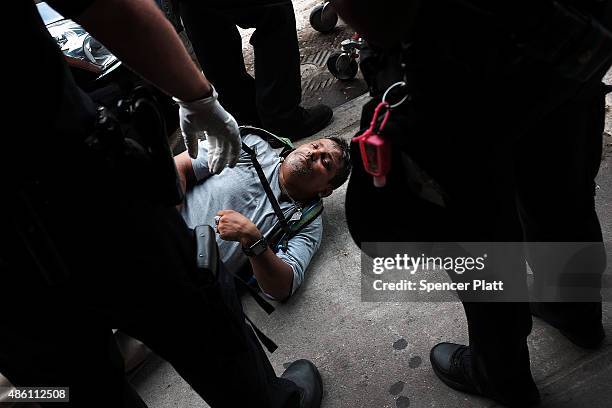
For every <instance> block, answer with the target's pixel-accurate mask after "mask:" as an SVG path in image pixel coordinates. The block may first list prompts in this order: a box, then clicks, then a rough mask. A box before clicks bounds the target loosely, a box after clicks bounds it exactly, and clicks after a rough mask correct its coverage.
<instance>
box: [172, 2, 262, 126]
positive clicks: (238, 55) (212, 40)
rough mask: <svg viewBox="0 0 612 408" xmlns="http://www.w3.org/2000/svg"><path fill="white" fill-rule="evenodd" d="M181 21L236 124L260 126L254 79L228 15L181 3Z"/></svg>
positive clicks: (211, 9) (204, 6) (212, 8)
mask: <svg viewBox="0 0 612 408" xmlns="http://www.w3.org/2000/svg"><path fill="white" fill-rule="evenodd" d="M180 11H181V18H182V20H183V24H184V25H185V30H186V31H187V35H188V36H189V39H190V41H191V43H192V45H193V49H194V51H195V53H196V56H197V57H198V62H199V63H200V66H201V67H202V69H203V70H204V73H205V74H206V76H207V77H208V79H209V80H210V81H211V82H212V83H213V85H214V86H215V88H216V89H217V92H218V93H219V100H220V101H221V103H222V104H223V106H224V107H225V109H227V110H228V112H230V113H231V114H232V115H234V117H235V118H236V120H237V121H238V123H239V124H241V125H254V126H260V125H261V122H260V120H259V116H258V113H257V107H256V99H255V79H254V78H253V77H252V76H251V75H249V73H248V72H247V70H246V67H245V65H244V57H243V55H242V39H241V37H240V33H239V32H238V29H237V28H236V21H235V19H233V18H232V16H231V14H230V13H226V12H223V11H221V10H218V9H217V8H215V7H210V6H209V5H208V4H207V3H206V2H204V1H199V0H183V1H181V5H180Z"/></svg>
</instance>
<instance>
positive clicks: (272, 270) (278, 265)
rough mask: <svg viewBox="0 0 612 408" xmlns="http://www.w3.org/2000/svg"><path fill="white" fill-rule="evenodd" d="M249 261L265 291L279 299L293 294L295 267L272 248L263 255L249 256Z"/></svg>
mask: <svg viewBox="0 0 612 408" xmlns="http://www.w3.org/2000/svg"><path fill="white" fill-rule="evenodd" d="M249 261H250V262H251V266H252V268H253V275H255V278H256V279H257V283H258V284H259V287H260V288H261V289H262V290H263V291H264V292H266V293H267V294H268V295H270V296H272V297H274V298H275V299H278V300H284V299H286V298H287V297H289V295H291V286H292V285H293V269H291V267H290V266H289V265H288V264H287V263H285V262H284V261H283V260H282V259H280V258H279V257H278V256H276V254H275V253H274V252H272V250H271V249H270V248H268V249H266V251H265V252H264V253H262V254H261V255H258V256H255V257H251V258H249Z"/></svg>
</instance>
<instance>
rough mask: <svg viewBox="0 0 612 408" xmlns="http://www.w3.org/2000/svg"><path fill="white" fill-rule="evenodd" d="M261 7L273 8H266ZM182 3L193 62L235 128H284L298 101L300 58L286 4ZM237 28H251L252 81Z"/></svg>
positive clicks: (291, 14)
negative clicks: (257, 126) (196, 62)
mask: <svg viewBox="0 0 612 408" xmlns="http://www.w3.org/2000/svg"><path fill="white" fill-rule="evenodd" d="M265 3H275V4H272V5H266V4H265ZM278 3H279V2H270V1H267V2H266V1H236V0H234V1H219V2H207V1H199V0H182V1H181V4H180V10H181V17H182V19H183V24H184V25H185V29H186V31H187V35H188V36H189V39H190V40H191V42H192V44H193V48H194V50H195V53H196V55H197V57H198V61H199V62H200V65H201V66H202V69H203V71H204V73H205V74H206V76H207V77H208V79H209V80H210V81H211V82H212V83H213V84H214V86H215V88H216V89H217V91H218V92H219V99H220V101H221V103H222V104H223V106H224V107H225V108H226V109H227V110H228V111H229V112H230V113H231V114H232V115H234V116H235V117H236V120H237V121H238V123H239V124H255V125H263V126H264V127H266V128H270V129H272V130H274V129H279V128H286V127H287V126H289V125H290V123H291V120H292V119H294V118H295V115H296V113H297V108H298V106H299V104H300V101H301V97H302V89H301V82H300V81H301V79H300V53H299V49H298V41H297V33H296V27H295V15H294V12H293V6H292V4H291V2H289V1H287V2H280V3H281V4H278ZM236 26H240V27H242V28H255V32H254V33H253V35H252V36H251V39H250V43H251V45H252V46H253V48H254V51H255V79H254V78H253V77H252V76H251V75H249V74H248V72H247V70H246V68H245V65H244V58H243V54H242V40H241V37H240V33H239V32H238V29H237V27H236Z"/></svg>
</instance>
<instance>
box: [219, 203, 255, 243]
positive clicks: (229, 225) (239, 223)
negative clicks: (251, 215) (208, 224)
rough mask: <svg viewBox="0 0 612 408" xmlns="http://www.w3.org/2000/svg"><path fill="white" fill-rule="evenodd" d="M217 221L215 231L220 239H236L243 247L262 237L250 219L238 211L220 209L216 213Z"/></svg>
mask: <svg viewBox="0 0 612 408" xmlns="http://www.w3.org/2000/svg"><path fill="white" fill-rule="evenodd" d="M217 216H219V217H220V218H219V223H218V224H217V231H218V232H219V236H220V237H221V239H224V240H226V241H237V242H240V244H241V245H242V246H243V247H246V246H250V245H253V244H254V243H255V242H256V241H257V240H258V239H260V238H261V237H262V235H261V232H259V229H258V228H257V226H256V225H255V224H253V222H252V221H251V220H249V219H248V218H247V217H245V216H244V215H242V214H240V213H239V212H236V211H232V210H222V211H219V212H218V213H217Z"/></svg>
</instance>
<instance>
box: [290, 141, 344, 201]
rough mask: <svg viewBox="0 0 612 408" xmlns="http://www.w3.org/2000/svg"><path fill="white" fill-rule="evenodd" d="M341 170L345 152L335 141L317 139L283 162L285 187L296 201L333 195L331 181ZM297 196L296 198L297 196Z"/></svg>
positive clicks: (301, 147) (299, 148)
mask: <svg viewBox="0 0 612 408" xmlns="http://www.w3.org/2000/svg"><path fill="white" fill-rule="evenodd" d="M341 166H342V152H341V150H340V149H339V148H338V146H337V145H336V143H334V142H333V141H332V140H329V139H318V140H315V141H313V142H310V143H305V144H303V145H301V146H300V147H298V148H297V149H295V150H294V151H292V152H291V153H289V155H288V156H287V157H286V158H285V161H284V162H283V176H284V183H285V187H286V188H287V189H288V190H290V191H291V192H292V193H293V196H294V197H293V198H294V199H296V200H303V199H310V198H314V197H316V196H317V195H318V194H321V195H322V196H323V197H325V196H327V195H329V194H331V192H332V190H333V189H332V187H331V183H330V181H331V180H332V178H333V177H334V176H335V175H336V173H337V172H338V169H340V168H341ZM296 192H297V194H296Z"/></svg>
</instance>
